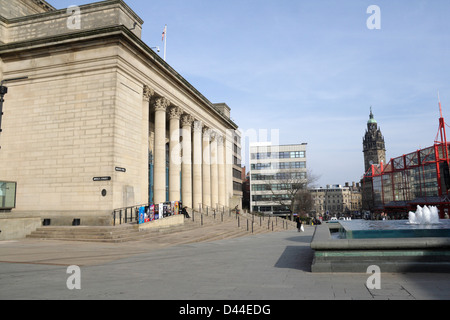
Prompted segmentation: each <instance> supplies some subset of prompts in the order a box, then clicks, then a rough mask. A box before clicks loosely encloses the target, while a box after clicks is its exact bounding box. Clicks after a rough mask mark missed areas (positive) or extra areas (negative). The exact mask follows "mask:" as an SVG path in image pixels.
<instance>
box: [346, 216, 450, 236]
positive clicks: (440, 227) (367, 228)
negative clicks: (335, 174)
mask: <svg viewBox="0 0 450 320" xmlns="http://www.w3.org/2000/svg"><path fill="white" fill-rule="evenodd" d="M339 223H340V225H341V228H340V230H339V237H340V239H381V238H386V239H393V238H447V237H448V238H450V220H439V222H438V223H435V224H412V223H410V222H409V221H408V220H376V221H371V220H369V221H368V220H353V221H339Z"/></svg>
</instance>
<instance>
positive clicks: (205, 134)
mask: <svg viewBox="0 0 450 320" xmlns="http://www.w3.org/2000/svg"><path fill="white" fill-rule="evenodd" d="M211 132H212V131H211V129H210V128H208V127H206V126H204V127H203V138H204V139H208V140H209V138H210V137H211Z"/></svg>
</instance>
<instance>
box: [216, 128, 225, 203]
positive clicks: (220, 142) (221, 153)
mask: <svg viewBox="0 0 450 320" xmlns="http://www.w3.org/2000/svg"><path fill="white" fill-rule="evenodd" d="M224 149H225V143H224V137H223V136H219V137H218V139H217V165H218V169H219V179H217V180H218V181H219V205H221V206H226V201H225V198H226V181H225V170H226V166H225V150H224Z"/></svg>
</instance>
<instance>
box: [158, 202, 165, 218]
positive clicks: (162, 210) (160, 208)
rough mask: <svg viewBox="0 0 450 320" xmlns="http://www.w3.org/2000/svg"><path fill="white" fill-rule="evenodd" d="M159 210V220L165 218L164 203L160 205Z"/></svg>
mask: <svg viewBox="0 0 450 320" xmlns="http://www.w3.org/2000/svg"><path fill="white" fill-rule="evenodd" d="M158 210H159V216H158V218H159V219H162V218H164V204H163V203H160V204H159V205H158Z"/></svg>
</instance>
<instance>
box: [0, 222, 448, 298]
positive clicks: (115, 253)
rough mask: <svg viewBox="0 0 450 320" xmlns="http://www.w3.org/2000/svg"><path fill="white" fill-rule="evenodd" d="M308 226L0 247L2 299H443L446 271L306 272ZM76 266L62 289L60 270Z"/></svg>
mask: <svg viewBox="0 0 450 320" xmlns="http://www.w3.org/2000/svg"><path fill="white" fill-rule="evenodd" d="M312 235H313V228H306V231H305V232H304V233H298V232H297V231H284V232H273V233H267V234H258V235H253V236H247V237H239V238H233V239H224V240H218V241H210V242H199V243H189V244H181V245H176V244H175V243H176V242H175V241H174V245H170V243H168V242H166V243H162V244H161V243H158V244H154V243H151V242H146V241H140V242H130V243H115V244H111V243H89V242H64V241H47V240H46V241H40V240H32V239H25V240H20V241H7V242H0V299H2V300H23V299H27V300H154V299H156V300H194V301H204V300H242V301H244V300H246V301H248V300H253V301H262V300H449V299H450V277H449V276H448V274H428V273H425V274H384V273H383V274H382V275H381V288H380V289H379V290H377V289H375V290H369V289H368V288H367V285H366V282H367V280H368V278H369V276H370V275H369V274H347V273H345V274H314V273H311V262H312V257H313V252H312V250H311V248H310V242H311V239H312ZM72 265H76V266H79V267H80V274H79V276H80V277H79V278H80V283H81V284H80V289H79V290H78V289H74V290H70V289H69V288H68V281H69V278H70V277H71V275H72V274H70V273H68V266H72Z"/></svg>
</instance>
